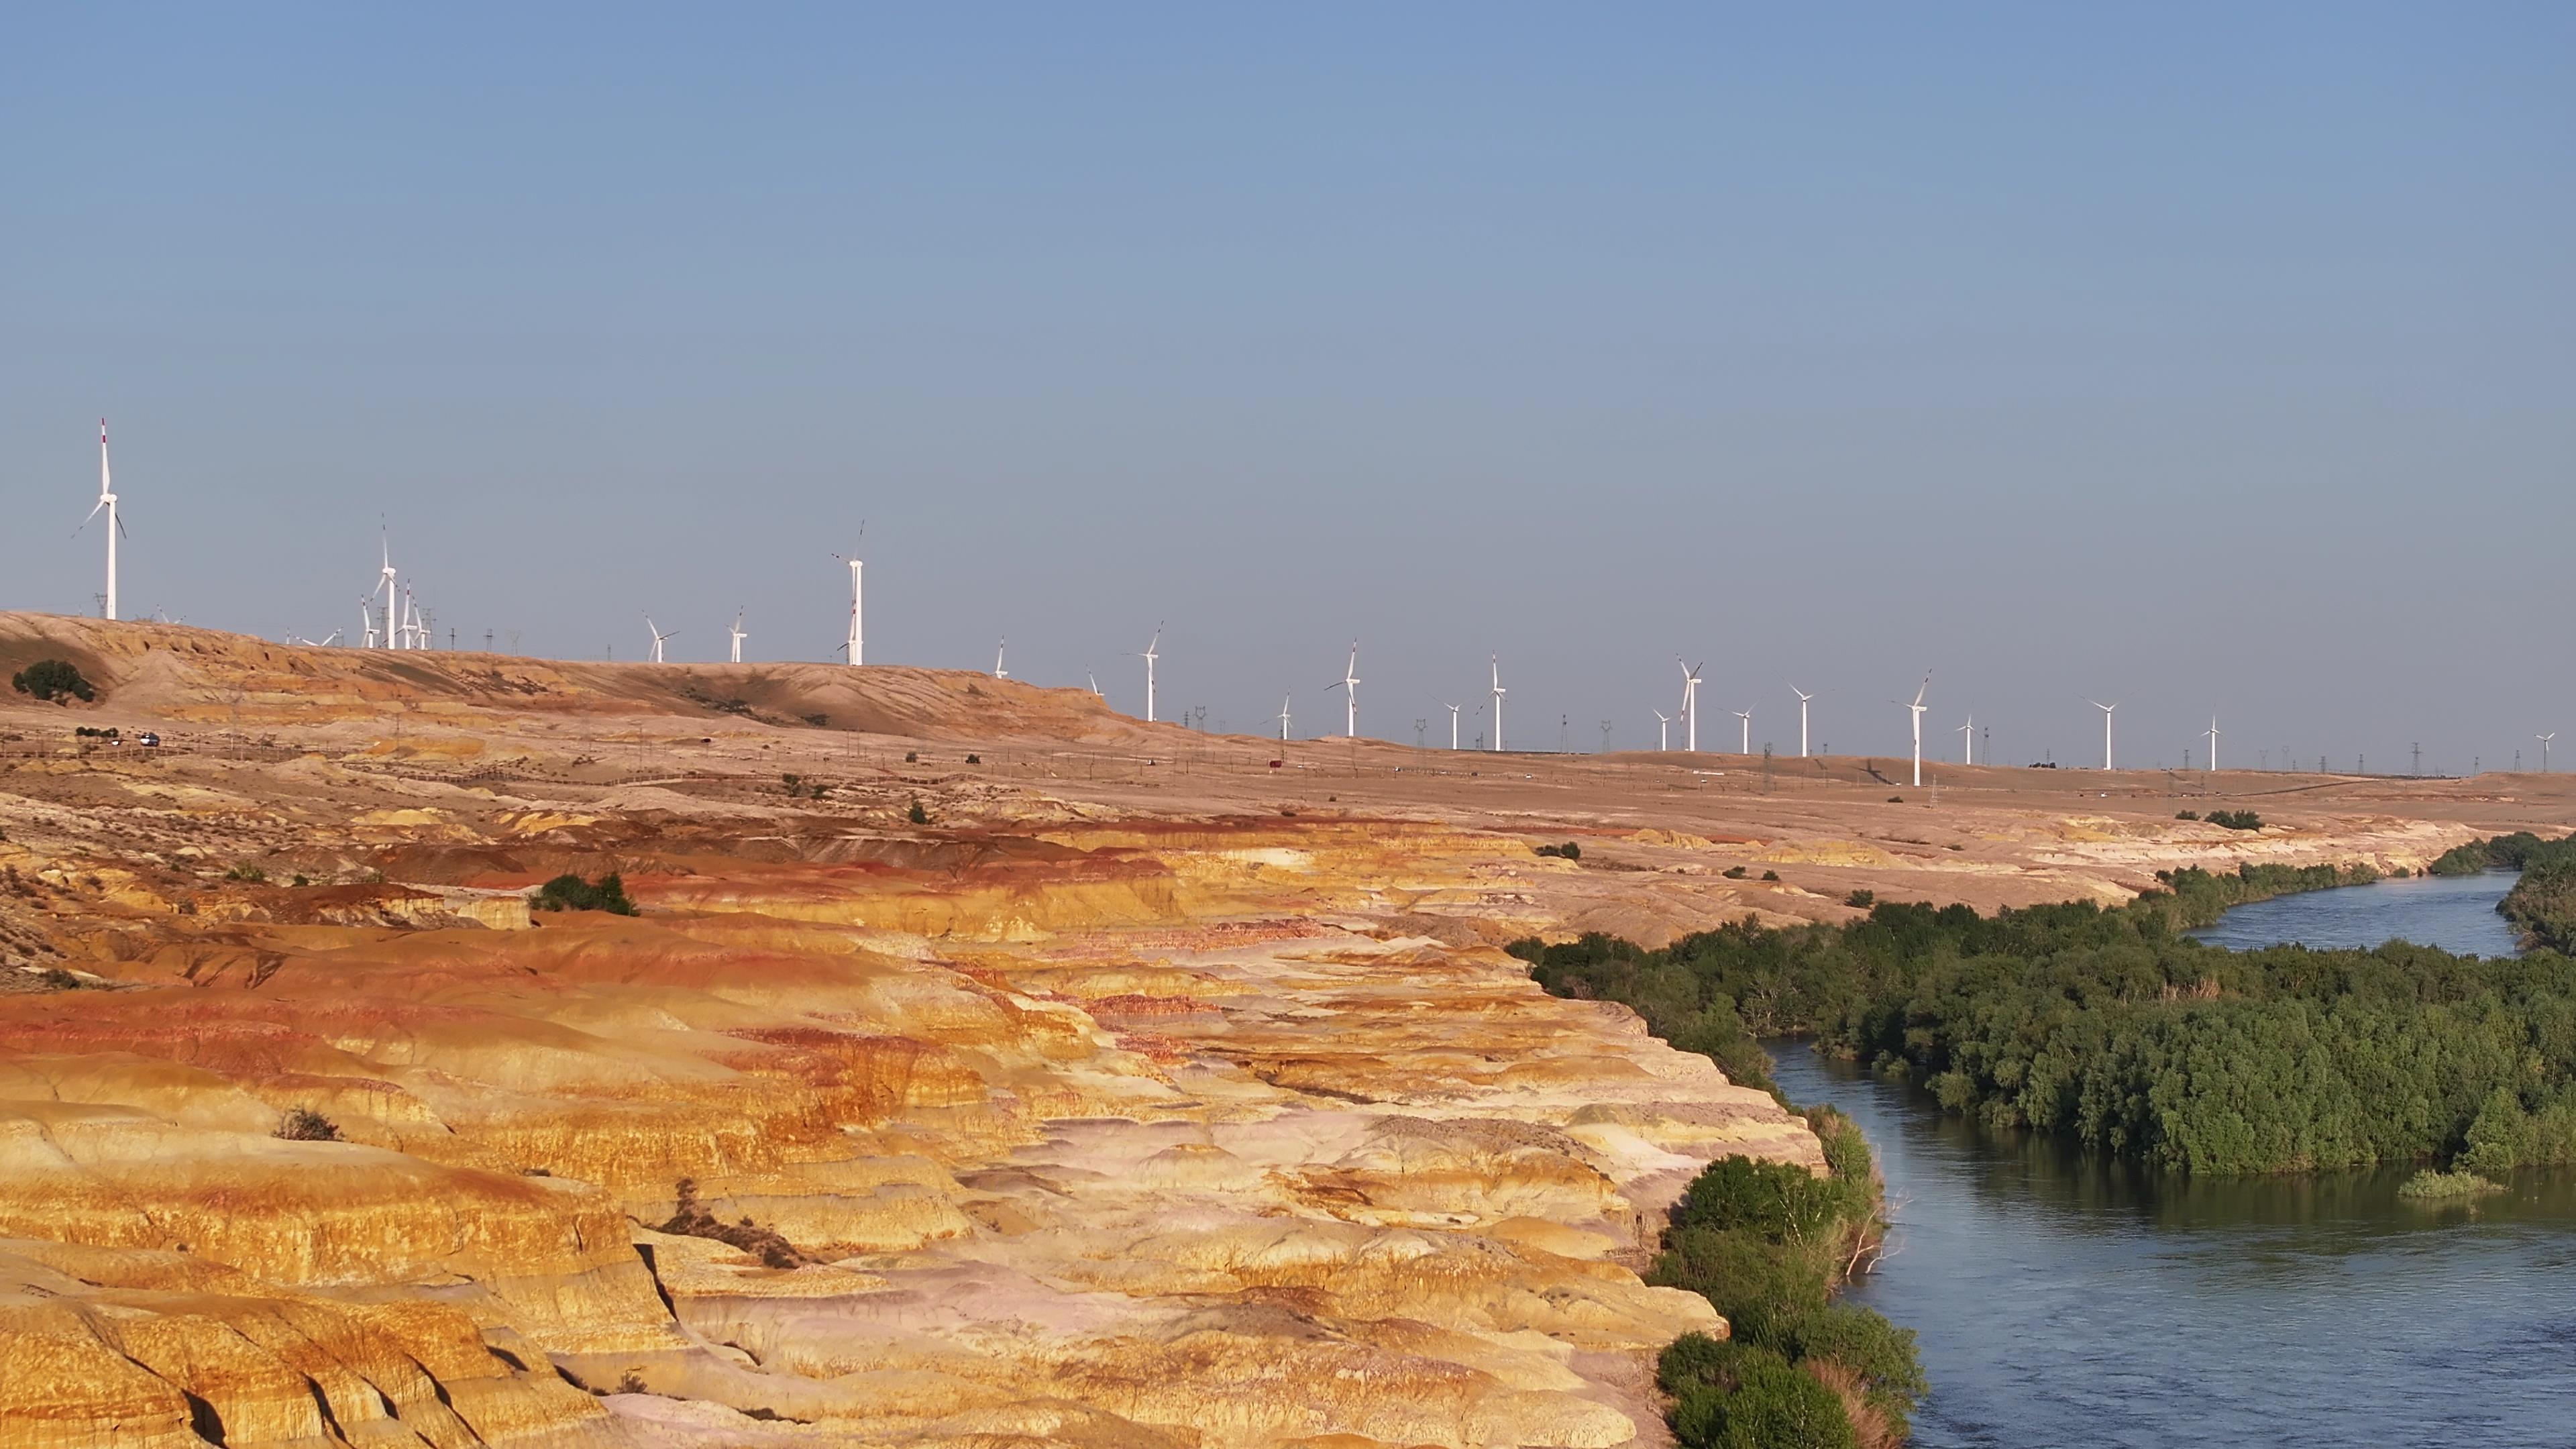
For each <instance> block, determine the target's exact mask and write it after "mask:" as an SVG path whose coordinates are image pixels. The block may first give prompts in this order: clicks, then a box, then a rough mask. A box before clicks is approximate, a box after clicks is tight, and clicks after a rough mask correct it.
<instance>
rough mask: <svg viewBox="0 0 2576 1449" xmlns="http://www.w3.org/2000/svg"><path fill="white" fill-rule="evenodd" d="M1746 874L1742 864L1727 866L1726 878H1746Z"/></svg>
mask: <svg viewBox="0 0 2576 1449" xmlns="http://www.w3.org/2000/svg"><path fill="white" fill-rule="evenodd" d="M1744 876H1745V869H1744V867H1742V866H1740V865H1730V866H1728V867H1727V868H1726V878H1727V879H1728V880H1742V879H1744Z"/></svg>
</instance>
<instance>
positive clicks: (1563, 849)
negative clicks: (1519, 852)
mask: <svg viewBox="0 0 2576 1449" xmlns="http://www.w3.org/2000/svg"><path fill="white" fill-rule="evenodd" d="M1532 853H1533V854H1536V855H1545V856H1552V857H1554V858H1556V859H1559V860H1581V859H1582V858H1583V847H1582V846H1580V845H1577V844H1575V843H1574V842H1573V841H1571V840H1569V841H1567V842H1565V843H1564V844H1563V845H1542V846H1539V847H1538V848H1537V849H1536V850H1535V851H1533V852H1532Z"/></svg>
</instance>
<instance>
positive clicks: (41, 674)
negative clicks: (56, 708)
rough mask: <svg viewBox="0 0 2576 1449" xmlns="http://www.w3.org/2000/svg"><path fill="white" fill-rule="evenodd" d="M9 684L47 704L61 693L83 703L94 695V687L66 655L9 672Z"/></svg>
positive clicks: (96, 695) (21, 692) (96, 696)
mask: <svg viewBox="0 0 2576 1449" xmlns="http://www.w3.org/2000/svg"><path fill="white" fill-rule="evenodd" d="M9 687H10V688H11V689H14V690H16V691H18V692H19V693H20V694H32V695H34V696H35V697H36V698H38V699H40V700H43V701H45V702H46V703H48V704H50V703H52V702H53V701H55V700H57V699H61V698H65V697H69V698H72V699H77V700H80V701H82V702H84V703H86V702H88V701H90V700H93V699H96V698H98V689H97V687H96V686H94V685H92V684H91V683H90V682H89V681H88V680H86V679H84V678H82V677H81V672H80V670H79V669H77V668H75V667H73V665H72V663H71V661H69V660H67V659H39V660H37V661H36V662H35V663H33V664H30V665H28V666H27V667H26V668H24V669H21V670H19V671H18V672H17V673H15V674H13V675H10V676H9Z"/></svg>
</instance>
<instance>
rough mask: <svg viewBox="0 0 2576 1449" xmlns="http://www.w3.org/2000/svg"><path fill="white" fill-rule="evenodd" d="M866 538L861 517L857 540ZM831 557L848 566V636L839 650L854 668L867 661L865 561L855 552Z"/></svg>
mask: <svg viewBox="0 0 2576 1449" xmlns="http://www.w3.org/2000/svg"><path fill="white" fill-rule="evenodd" d="M867 538H868V521H867V520H866V519H864V518H862V519H860V520H859V542H861V543H862V544H864V543H866V542H867ZM832 557H834V558H836V559H839V560H840V561H841V562H843V563H845V564H848V565H849V566H850V637H849V638H848V639H847V640H846V641H844V642H843V643H842V645H841V650H842V653H843V655H844V656H845V657H846V659H847V660H848V662H849V663H850V665H851V666H852V667H854V668H855V667H856V666H858V665H860V664H864V663H866V662H867V652H868V650H867V630H866V629H865V628H864V627H863V625H864V624H865V623H866V620H865V618H864V617H863V615H862V609H863V607H864V605H865V604H866V602H867V597H868V595H867V589H866V587H865V583H866V580H865V577H864V570H865V569H866V568H867V563H866V562H865V561H864V560H862V559H861V558H860V557H859V556H858V555H857V554H855V553H849V554H838V553H836V554H834V555H832Z"/></svg>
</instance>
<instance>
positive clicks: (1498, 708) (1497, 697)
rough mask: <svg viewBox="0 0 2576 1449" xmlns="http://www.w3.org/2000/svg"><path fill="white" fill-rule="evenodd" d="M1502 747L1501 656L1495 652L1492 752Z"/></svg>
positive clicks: (1498, 752) (1453, 724)
mask: <svg viewBox="0 0 2576 1449" xmlns="http://www.w3.org/2000/svg"><path fill="white" fill-rule="evenodd" d="M1452 728H1453V729H1454V728H1455V722H1454V720H1453V722H1452ZM1452 737H1453V738H1454V737H1455V736H1454V735H1453V736H1452ZM1502 749H1503V656H1501V655H1500V654H1497V655H1495V656H1494V752H1495V753H1496V754H1500V753H1502Z"/></svg>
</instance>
